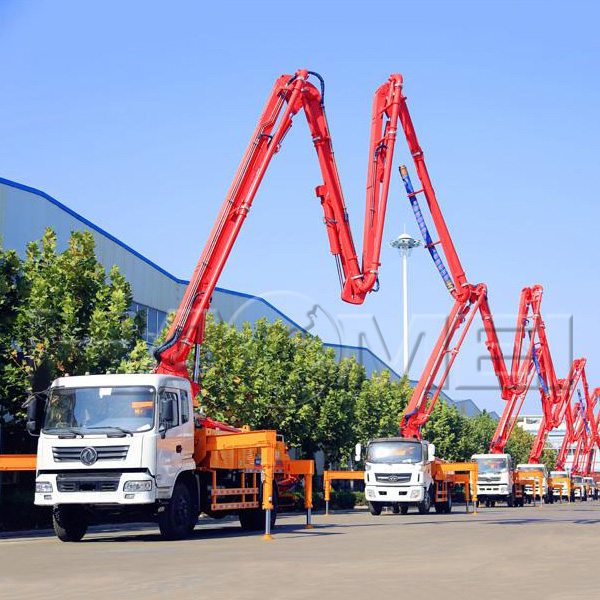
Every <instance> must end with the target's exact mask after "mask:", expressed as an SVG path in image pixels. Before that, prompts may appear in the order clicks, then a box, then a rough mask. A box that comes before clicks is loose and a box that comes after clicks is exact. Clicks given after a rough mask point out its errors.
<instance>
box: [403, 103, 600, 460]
mask: <svg viewBox="0 0 600 600" xmlns="http://www.w3.org/2000/svg"><path fill="white" fill-rule="evenodd" d="M400 119H401V122H402V125H403V127H404V131H405V134H406V138H407V141H408V145H409V148H410V151H411V154H412V155H413V158H414V162H415V167H416V171H417V176H418V178H419V181H420V182H421V189H419V190H417V191H414V190H413V187H412V183H411V181H410V177H409V176H408V172H407V170H406V168H405V167H402V168H401V175H402V178H403V180H404V183H405V187H406V190H407V193H408V196H409V199H410V201H411V204H413V210H414V212H415V216H416V218H417V222H418V224H419V227H420V228H421V231H422V232H423V234H424V237H425V241H426V247H427V248H429V249H431V248H432V247H434V246H436V245H437V244H440V245H441V247H442V250H443V252H444V255H445V257H446V259H447V261H448V266H449V270H450V276H448V275H447V273H446V271H445V268H443V267H440V265H441V264H442V263H441V260H440V259H439V256H438V257H437V258H436V256H434V255H433V251H432V250H430V252H432V256H433V258H434V261H435V262H436V265H437V266H438V269H439V270H440V273H441V274H442V277H443V278H444V279H445V280H446V284H447V286H448V289H449V290H450V291H451V293H452V295H453V297H454V305H453V307H452V309H451V311H450V314H449V316H448V318H447V320H446V323H445V326H444V329H443V330H442V332H441V333H440V336H439V337H438V339H437V342H436V344H435V346H434V348H433V351H432V353H431V355H430V357H429V360H428V362H427V364H426V366H425V369H424V371H423V373H422V375H421V378H420V380H419V382H418V383H417V385H416V387H415V389H414V391H413V394H412V397H411V399H410V402H409V403H408V405H407V407H406V410H405V411H404V414H403V416H402V420H401V424H400V429H401V433H402V435H404V436H407V437H416V438H420V437H421V428H422V427H423V425H425V423H427V421H428V419H429V417H430V416H431V413H432V411H433V409H434V407H435V405H436V402H437V400H438V398H439V394H440V391H441V389H442V388H443V386H444V383H445V382H446V379H447V377H448V375H449V373H450V370H451V369H452V366H453V364H454V361H455V359H456V356H457V355H458V352H459V350H460V348H461V345H462V343H463V341H464V339H465V336H466V334H467V331H468V330H469V327H470V326H471V324H472V323H473V320H474V317H475V314H476V313H477V312H479V314H480V315H481V318H482V320H483V327H484V332H485V344H486V347H487V349H488V352H489V353H490V356H491V360H492V365H493V368H494V372H495V374H496V376H497V378H498V381H499V384H500V392H501V396H502V398H503V399H504V400H505V401H506V405H505V408H504V411H503V413H502V417H501V418H500V421H499V422H498V426H497V428H496V431H495V433H494V436H493V438H492V442H491V445H490V451H491V452H495V453H502V452H503V451H504V448H505V446H506V443H507V442H508V439H509V437H510V434H511V432H512V430H513V428H514V426H515V424H516V421H517V417H518V415H519V412H520V410H521V407H522V405H523V402H524V400H525V396H526V395H527V392H528V390H529V388H530V385H531V382H532V379H533V377H534V375H535V370H536V369H537V370H538V375H539V376H540V378H541V380H542V382H543V386H542V389H541V390H540V391H541V392H542V402H543V406H544V415H545V416H546V418H547V419H548V421H547V424H546V425H545V427H548V428H552V427H556V426H558V424H559V422H557V421H556V419H555V418H550V417H551V416H552V415H553V412H552V408H553V406H554V405H556V404H558V405H559V406H560V405H562V403H563V400H564V398H563V397H564V395H565V394H566V393H567V392H566V391H565V389H564V386H563V385H562V384H563V382H564V381H569V380H570V379H572V377H573V375H570V376H569V378H568V379H567V380H564V381H563V380H560V381H557V379H556V375H555V371H554V365H553V362H552V357H551V354H550V349H549V346H548V341H547V339H546V332H545V325H544V322H543V320H542V317H541V314H540V304H541V299H542V291H543V290H542V287H541V286H539V285H536V286H533V287H531V288H525V289H523V291H522V293H521V299H520V303H519V314H518V317H517V324H516V333H515V341H514V346H513V354H512V363H511V369H510V372H509V371H508V369H507V367H506V363H505V360H504V356H503V354H502V350H501V348H500V343H499V339H498V334H497V331H496V327H495V325H494V320H493V317H492V313H491V310H490V307H489V304H488V298H487V288H486V286H485V285H484V284H481V283H480V284H478V285H473V284H471V283H468V281H467V278H466V276H465V273H464V270H463V268H462V266H461V264H460V260H459V258H458V255H457V253H456V249H455V247H454V244H453V243H452V239H451V237H450V233H449V231H448V227H447V225H446V222H445V220H444V217H443V215H442V212H441V210H440V207H439V204H438V202H437V199H436V196H435V192H434V190H433V187H432V185H431V181H430V179H429V174H428V172H427V168H426V166H425V159H424V156H423V151H422V149H421V147H420V145H419V143H418V140H417V137H416V133H415V131H414V128H413V125H412V122H411V120H410V116H409V115H408V110H407V108H406V103H405V101H404V98H403V99H402V105H401V111H400ZM421 193H422V194H423V195H424V197H425V200H426V202H427V205H428V207H429V211H430V213H431V217H432V219H433V222H434V225H435V229H436V231H437V233H438V235H439V240H438V241H437V242H433V241H431V239H430V236H429V231H428V230H427V226H426V225H425V222H424V218H423V216H422V213H421V211H420V207H419V206H418V203H416V206H415V199H416V196H417V195H418V194H421ZM438 263H439V264H438ZM450 278H451V280H452V283H450V281H449V279H450ZM529 324H530V326H529ZM463 326H464V327H463ZM461 327H463V329H462V332H461V333H460V335H458V332H459V330H460V329H461ZM457 336H458V337H457ZM526 336H528V340H527V342H526V343H524V342H525V338H526ZM456 338H457V339H456ZM444 363H445V364H444ZM534 367H535V368H534ZM596 431H597V428H596ZM541 436H543V439H545V435H544V434H541ZM541 448H543V443H542V445H541V446H540V448H538V449H536V452H537V451H538V450H539V452H540V454H541Z"/></svg>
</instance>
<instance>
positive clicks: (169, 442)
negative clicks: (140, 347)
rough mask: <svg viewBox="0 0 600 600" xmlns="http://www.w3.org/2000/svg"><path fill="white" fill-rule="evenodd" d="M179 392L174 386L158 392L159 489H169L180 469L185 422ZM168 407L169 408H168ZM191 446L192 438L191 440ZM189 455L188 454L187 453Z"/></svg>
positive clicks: (182, 460) (183, 455)
mask: <svg viewBox="0 0 600 600" xmlns="http://www.w3.org/2000/svg"><path fill="white" fill-rule="evenodd" d="M179 396H180V394H179V391H178V390H176V389H174V388H164V389H162V390H161V391H160V392H159V398H158V400H159V402H158V406H159V435H158V441H157V484H158V488H159V490H160V489H163V490H165V489H169V490H170V489H171V487H172V486H173V485H174V483H175V480H176V479H177V475H178V474H179V472H180V471H181V468H182V465H183V462H184V457H185V455H186V454H187V452H184V446H187V445H189V442H188V443H187V444H186V439H185V431H184V430H185V429H188V428H189V426H188V427H186V423H183V422H182V419H181V410H180V398H179ZM169 407H170V408H169ZM192 446H193V440H192ZM188 456H189V455H188Z"/></svg>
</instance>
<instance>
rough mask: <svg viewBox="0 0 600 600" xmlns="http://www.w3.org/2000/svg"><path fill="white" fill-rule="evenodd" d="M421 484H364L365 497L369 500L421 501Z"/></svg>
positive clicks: (423, 491) (422, 493) (422, 495)
mask: <svg viewBox="0 0 600 600" xmlns="http://www.w3.org/2000/svg"><path fill="white" fill-rule="evenodd" d="M424 493H425V488H424V487H423V486H422V485H366V486H365V498H366V499H367V500H369V501H370V502H394V503H395V502H421V501H422V500H423V498H424Z"/></svg>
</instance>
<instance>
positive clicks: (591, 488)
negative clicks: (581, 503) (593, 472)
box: [583, 477, 598, 500]
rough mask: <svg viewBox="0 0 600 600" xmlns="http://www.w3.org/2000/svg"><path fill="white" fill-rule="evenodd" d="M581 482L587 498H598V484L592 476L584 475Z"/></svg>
mask: <svg viewBox="0 0 600 600" xmlns="http://www.w3.org/2000/svg"><path fill="white" fill-rule="evenodd" d="M583 483H584V484H585V487H586V489H587V491H588V498H590V499H592V500H598V486H597V485H596V482H595V480H594V478H593V477H584V478H583Z"/></svg>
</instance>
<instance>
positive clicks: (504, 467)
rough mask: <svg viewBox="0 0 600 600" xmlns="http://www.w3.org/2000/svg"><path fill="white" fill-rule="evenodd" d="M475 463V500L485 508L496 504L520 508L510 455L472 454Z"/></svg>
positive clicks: (521, 499) (520, 501)
mask: <svg viewBox="0 0 600 600" xmlns="http://www.w3.org/2000/svg"><path fill="white" fill-rule="evenodd" d="M471 458H472V460H474V461H476V462H477V467H478V475H477V498H478V500H479V502H482V503H485V505H486V506H487V507H490V506H495V504H496V502H506V504H507V505H508V506H522V505H523V496H522V495H519V494H518V493H517V490H516V489H515V481H514V470H513V464H512V457H511V456H510V454H474V455H473V456H472V457H471Z"/></svg>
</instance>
